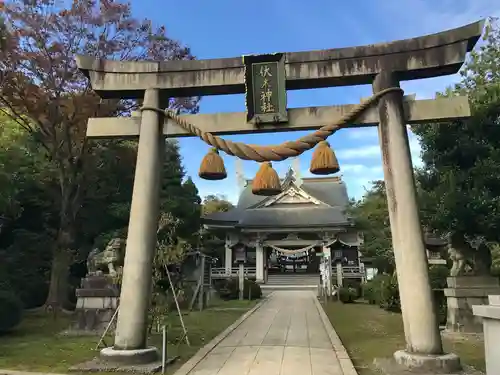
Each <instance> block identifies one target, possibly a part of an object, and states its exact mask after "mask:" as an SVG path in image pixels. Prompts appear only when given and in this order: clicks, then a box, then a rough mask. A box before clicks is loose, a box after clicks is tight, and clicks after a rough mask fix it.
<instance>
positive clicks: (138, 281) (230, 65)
mask: <svg viewBox="0 0 500 375" xmlns="http://www.w3.org/2000/svg"><path fill="white" fill-rule="evenodd" d="M483 25H484V22H483V21H481V22H476V23H473V24H470V25H467V26H464V27H461V28H458V29H454V30H450V31H446V32H442V33H438V34H433V35H429V36H424V37H419V38H413V39H408V40H402V41H396V42H392V43H385V44H380V45H372V46H364V47H353V48H343V49H333V50H326V51H314V52H300V53H285V54H284V55H283V56H284V60H283V64H284V68H283V69H284V71H285V76H286V77H285V86H286V89H289V90H290V89H292V90H293V89H304V88H319V87H328V86H339V85H356V84H365V83H370V84H372V85H373V91H374V93H375V95H377V93H382V92H384V91H385V92H388V93H387V94H385V95H384V96H381V97H380V98H379V99H378V102H377V110H374V109H368V110H367V111H366V112H365V113H364V114H363V115H362V116H361V118H360V119H359V123H361V125H365V126H366V125H376V124H377V123H378V130H379V138H380V144H381V150H382V159H383V167H384V178H385V185H386V190H387V200H388V205H389V217H390V225H391V232H392V242H393V248H394V254H395V260H396V269H397V275H398V284H399V290H400V299H401V309H402V316H403V323H404V329H405V339H406V348H405V350H400V351H398V352H396V353H395V354H394V357H395V359H396V360H397V362H398V363H400V364H405V365H410V366H413V367H418V366H419V365H420V366H425V367H426V368H427V369H429V368H430V367H432V366H434V367H435V368H436V369H439V371H441V372H442V371H445V370H446V371H450V372H452V371H455V370H457V369H459V368H460V360H459V358H458V357H457V356H456V355H453V354H443V348H442V342H441V336H440V333H439V328H438V324H437V320H436V316H435V310H434V302H433V296H432V293H431V289H430V286H429V275H428V263H427V255H426V252H425V246H424V243H423V235H422V229H421V226H420V218H419V210H418V205H417V200H416V192H415V183H414V176H413V167H412V162H411V156H410V150H409V144H408V134H407V131H406V124H407V122H408V121H409V122H437V121H442V120H444V119H452V118H463V117H467V116H469V114H470V113H469V112H470V110H469V106H468V103H467V101H466V99H464V98H440V99H435V100H430V101H420V100H417V101H415V100H407V101H406V102H405V100H404V98H403V94H402V92H401V90H398V89H397V88H399V86H400V81H402V80H409V79H418V78H429V77H435V76H441V75H446V74H453V73H456V72H457V71H458V70H459V69H460V67H461V66H462V64H463V63H464V61H465V58H466V54H467V52H469V51H471V50H472V48H473V47H474V45H475V43H476V42H477V40H478V39H479V38H480V36H481V34H482V30H483ZM77 63H78V67H79V68H80V69H81V70H82V71H83V72H84V73H85V74H86V75H87V77H89V79H90V81H91V84H92V87H93V89H94V90H95V91H96V92H97V93H98V94H99V95H100V96H102V97H103V98H136V99H143V105H144V111H143V112H142V115H141V116H140V118H129V119H125V118H124V119H120V120H114V119H91V121H90V123H89V125H90V126H89V129H88V135H89V136H93V137H135V136H137V135H138V136H139V146H138V156H137V165H136V176H135V180H134V189H133V196H132V205H131V211H130V222H129V228H128V238H127V249H126V255H125V264H124V272H123V279H122V288H121V295H120V303H121V307H120V311H119V314H118V322H117V327H116V333H115V342H114V346H113V348H106V349H103V350H102V351H101V356H102V357H105V358H106V359H107V360H112V361H116V362H127V363H129V364H130V363H132V362H136V363H144V362H147V361H151V360H153V359H155V358H156V357H155V355H156V353H157V352H156V349H155V348H148V347H147V346H146V337H147V335H146V328H147V315H148V314H147V312H148V306H149V294H150V288H151V270H152V260H153V256H154V251H155V247H156V226H157V218H158V199H159V187H160V178H159V171H160V170H161V163H162V156H163V152H162V151H163V145H164V141H163V140H164V138H165V136H181V135H186V132H185V129H184V130H182V129H180V128H179V127H175V126H172V128H170V124H171V122H170V121H171V119H168V121H165V123H164V117H163V116H162V115H161V114H160V113H158V111H157V110H153V109H154V108H159V107H160V103H161V101H162V100H163V99H164V98H167V97H182V96H195V95H217V94H234V93H243V92H245V77H244V76H245V67H244V63H243V62H242V59H241V58H233V59H214V60H199V61H169V62H121V61H120V62H117V61H116V62H115V61H98V60H94V59H92V58H90V57H82V56H79V57H78V59H77ZM261 83H263V82H261ZM436 102H439V105H437V103H436ZM275 103H276V102H275ZM268 104H269V103H268ZM271 104H272V103H271ZM426 108H427V110H426ZM429 108H432V110H429ZM280 109H282V108H280ZM308 111H309V112H308ZM343 111H346V108H345V107H343V106H334V107H323V109H322V110H321V111H320V112H322V113H323V115H322V116H317V115H315V114H314V113H312V112H313V111H312V110H311V109H291V110H289V111H288V113H287V114H286V115H287V116H286V120H288V122H285V123H280V121H283V120H285V118H284V117H283V118H281V119H280V121H277V123H276V124H274V125H267V126H265V127H263V128H262V127H261V128H259V125H258V124H256V125H254V124H249V123H248V120H249V118H245V117H246V114H218V115H192V116H181V117H183V118H190V119H191V120H192V122H193V123H194V124H195V125H196V126H197V127H200V128H202V127H205V129H206V130H209V131H212V132H214V133H216V132H219V133H220V134H234V133H249V132H252V131H253V130H255V131H259V132H261V131H274V130H278V129H279V130H280V131H282V130H299V129H300V130H302V129H309V128H317V127H319V126H321V125H322V122H323V121H325V119H326V117H328V116H330V115H331V116H333V117H335V116H339V114H340V113H341V112H343ZM339 112H340V113H339ZM207 116H209V117H207ZM231 118H233V119H234V118H236V119H237V120H238V121H237V122H235V123H234V124H227V123H224V124H223V123H222V122H221V121H224V122H225V121H227V120H229V119H231ZM191 120H189V121H191ZM205 120H207V121H206V122H207V123H206V124H205ZM116 121H120V122H121V121H123V123H124V125H125V126H124V127H123V128H122V129H119V127H118V126H117V125H118V124H117V123H116ZM101 126H102V129H99V128H100V127H101ZM131 354H133V355H131ZM424 359H425V360H424Z"/></svg>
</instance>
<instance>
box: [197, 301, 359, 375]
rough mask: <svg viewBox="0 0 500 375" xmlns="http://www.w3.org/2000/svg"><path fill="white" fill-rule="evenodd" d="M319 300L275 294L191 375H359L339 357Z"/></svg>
mask: <svg viewBox="0 0 500 375" xmlns="http://www.w3.org/2000/svg"><path fill="white" fill-rule="evenodd" d="M315 298H316V297H315V296H314V294H313V293H312V292H310V291H277V292H274V293H273V294H272V295H271V296H269V298H268V300H267V301H266V302H265V303H264V304H263V306H261V307H260V308H259V309H258V310H257V311H256V312H254V313H253V314H252V315H250V317H249V318H248V319H246V320H245V321H244V322H243V323H242V324H241V325H240V326H239V327H238V328H236V330H234V331H233V332H232V333H231V334H230V335H229V336H227V337H226V338H225V339H223V340H222V341H221V342H220V343H219V344H218V345H217V346H216V347H215V348H214V349H213V350H212V351H211V352H210V353H209V354H208V355H207V356H206V357H205V358H204V359H203V360H202V361H201V362H199V363H198V364H197V365H196V366H195V367H194V368H193V369H192V370H191V372H189V375H299V374H300V375H353V374H354V375H356V371H355V370H354V368H353V367H352V364H351V362H350V360H349V359H348V358H345V357H344V358H342V356H341V355H339V356H337V353H336V349H338V348H334V347H333V346H332V343H331V340H330V338H329V336H328V332H327V328H328V327H327V328H325V325H324V324H323V322H322V319H321V316H320V312H319V311H318V308H317V304H316V302H315ZM330 329H331V326H330ZM333 334H334V340H335V338H336V340H337V342H338V345H340V347H341V350H342V352H343V353H344V356H345V355H346V353H345V350H344V349H343V347H342V345H341V343H340V341H339V340H338V336H337V335H336V334H335V333H333ZM334 345H336V344H335V343H334ZM339 358H340V359H339ZM342 360H343V361H347V370H346V369H345V368H344V372H343V371H342V368H343V367H344V366H341V361H342ZM344 363H345V362H344ZM344 363H343V365H344ZM349 365H350V366H349ZM353 371H354V372H353Z"/></svg>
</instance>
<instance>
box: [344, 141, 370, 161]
mask: <svg viewBox="0 0 500 375" xmlns="http://www.w3.org/2000/svg"><path fill="white" fill-rule="evenodd" d="M337 156H338V157H339V158H341V159H347V160H350V159H362V158H364V159H366V158H370V159H371V158H377V157H378V158H380V146H379V145H378V144H376V145H366V146H361V147H353V148H344V149H340V150H338V151H337Z"/></svg>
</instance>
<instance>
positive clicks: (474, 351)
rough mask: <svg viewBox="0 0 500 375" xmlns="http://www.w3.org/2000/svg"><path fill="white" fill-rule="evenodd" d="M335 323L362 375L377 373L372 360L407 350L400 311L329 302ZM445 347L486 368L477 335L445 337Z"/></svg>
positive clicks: (365, 305) (481, 343) (473, 365)
mask: <svg viewBox="0 0 500 375" xmlns="http://www.w3.org/2000/svg"><path fill="white" fill-rule="evenodd" d="M325 312H326V313H327V315H328V317H329V318H330V321H331V322H332V325H333V326H334V327H335V330H336V331H337V333H338V335H339V337H340V339H341V340H342V343H343V344H344V346H345V347H346V349H347V351H348V353H349V355H350V356H351V359H352V361H353V363H354V366H355V367H356V369H357V370H358V373H359V375H376V374H378V373H377V372H376V371H375V370H373V368H371V366H372V363H373V359H374V358H377V357H391V356H392V354H393V353H394V352H395V351H396V350H399V349H404V347H405V340H404V332H403V322H402V319H401V314H396V313H390V312H387V311H384V310H383V309H381V308H379V307H378V306H374V305H368V304H365V303H353V304H342V303H339V302H329V303H328V304H327V306H326V308H325ZM443 344H444V350H445V351H446V352H454V353H456V354H458V355H459V356H460V358H461V360H462V363H463V364H466V365H469V366H472V367H474V368H476V369H477V370H482V371H484V370H485V368H484V367H485V364H484V344H483V341H482V340H480V339H478V338H477V337H470V338H466V339H465V338H464V339H453V340H452V339H450V338H449V337H444V338H443Z"/></svg>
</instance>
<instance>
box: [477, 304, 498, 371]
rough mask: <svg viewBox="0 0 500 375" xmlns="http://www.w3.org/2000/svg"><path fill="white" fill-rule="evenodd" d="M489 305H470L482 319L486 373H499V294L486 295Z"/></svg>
mask: <svg viewBox="0 0 500 375" xmlns="http://www.w3.org/2000/svg"><path fill="white" fill-rule="evenodd" d="M488 302H489V305H479V306H472V310H473V312H474V315H475V316H477V317H479V318H481V319H482V320H483V332H484V353H485V356H484V357H485V361H486V374H487V375H497V374H500V350H499V349H500V295H495V296H488Z"/></svg>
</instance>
